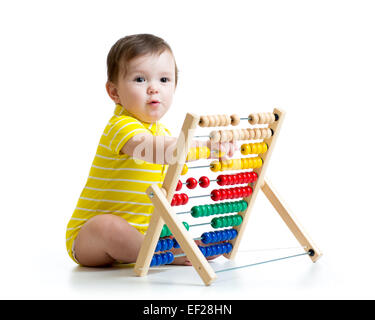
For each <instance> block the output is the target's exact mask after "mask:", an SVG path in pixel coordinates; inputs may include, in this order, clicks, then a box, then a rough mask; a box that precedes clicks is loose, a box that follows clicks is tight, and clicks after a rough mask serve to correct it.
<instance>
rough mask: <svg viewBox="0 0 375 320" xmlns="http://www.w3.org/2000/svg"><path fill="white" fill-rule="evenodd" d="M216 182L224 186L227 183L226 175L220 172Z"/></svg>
mask: <svg viewBox="0 0 375 320" xmlns="http://www.w3.org/2000/svg"><path fill="white" fill-rule="evenodd" d="M217 184H218V185H219V186H225V185H226V184H227V176H226V175H225V174H221V175H219V176H218V177H217Z"/></svg>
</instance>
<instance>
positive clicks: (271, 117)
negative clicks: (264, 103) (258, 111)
mask: <svg viewBox="0 0 375 320" xmlns="http://www.w3.org/2000/svg"><path fill="white" fill-rule="evenodd" d="M267 114H268V123H269V124H272V123H274V122H275V116H274V115H273V113H272V112H268V113H267Z"/></svg>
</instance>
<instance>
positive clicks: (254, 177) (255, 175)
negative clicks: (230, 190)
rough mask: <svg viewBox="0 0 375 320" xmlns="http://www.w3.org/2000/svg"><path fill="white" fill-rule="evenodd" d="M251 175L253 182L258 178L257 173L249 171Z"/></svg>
mask: <svg viewBox="0 0 375 320" xmlns="http://www.w3.org/2000/svg"><path fill="white" fill-rule="evenodd" d="M251 175H252V178H253V182H255V181H257V180H258V174H257V173H256V172H254V171H253V172H251Z"/></svg>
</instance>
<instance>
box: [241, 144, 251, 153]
mask: <svg viewBox="0 0 375 320" xmlns="http://www.w3.org/2000/svg"><path fill="white" fill-rule="evenodd" d="M250 152H251V147H250V144H248V143H244V144H243V145H242V146H241V154H242V155H244V156H246V155H248V154H249V153H250Z"/></svg>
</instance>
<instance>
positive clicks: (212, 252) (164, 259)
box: [150, 242, 233, 267]
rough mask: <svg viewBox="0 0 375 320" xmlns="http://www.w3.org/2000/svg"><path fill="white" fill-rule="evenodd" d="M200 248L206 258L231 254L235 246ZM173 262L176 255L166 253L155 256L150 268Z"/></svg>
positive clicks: (220, 244)
mask: <svg viewBox="0 0 375 320" xmlns="http://www.w3.org/2000/svg"><path fill="white" fill-rule="evenodd" d="M198 247H199V250H200V251H201V252H202V254H203V255H204V256H205V257H210V256H216V255H219V254H224V253H229V252H231V251H232V249H233V246H232V245H231V244H230V243H229V242H225V243H219V244H215V245H212V246H207V247H205V246H198ZM173 260H174V255H173V253H172V252H170V251H168V252H165V253H160V254H154V255H153V257H152V259H151V263H150V267H156V266H160V265H162V264H170V263H172V262H173Z"/></svg>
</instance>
